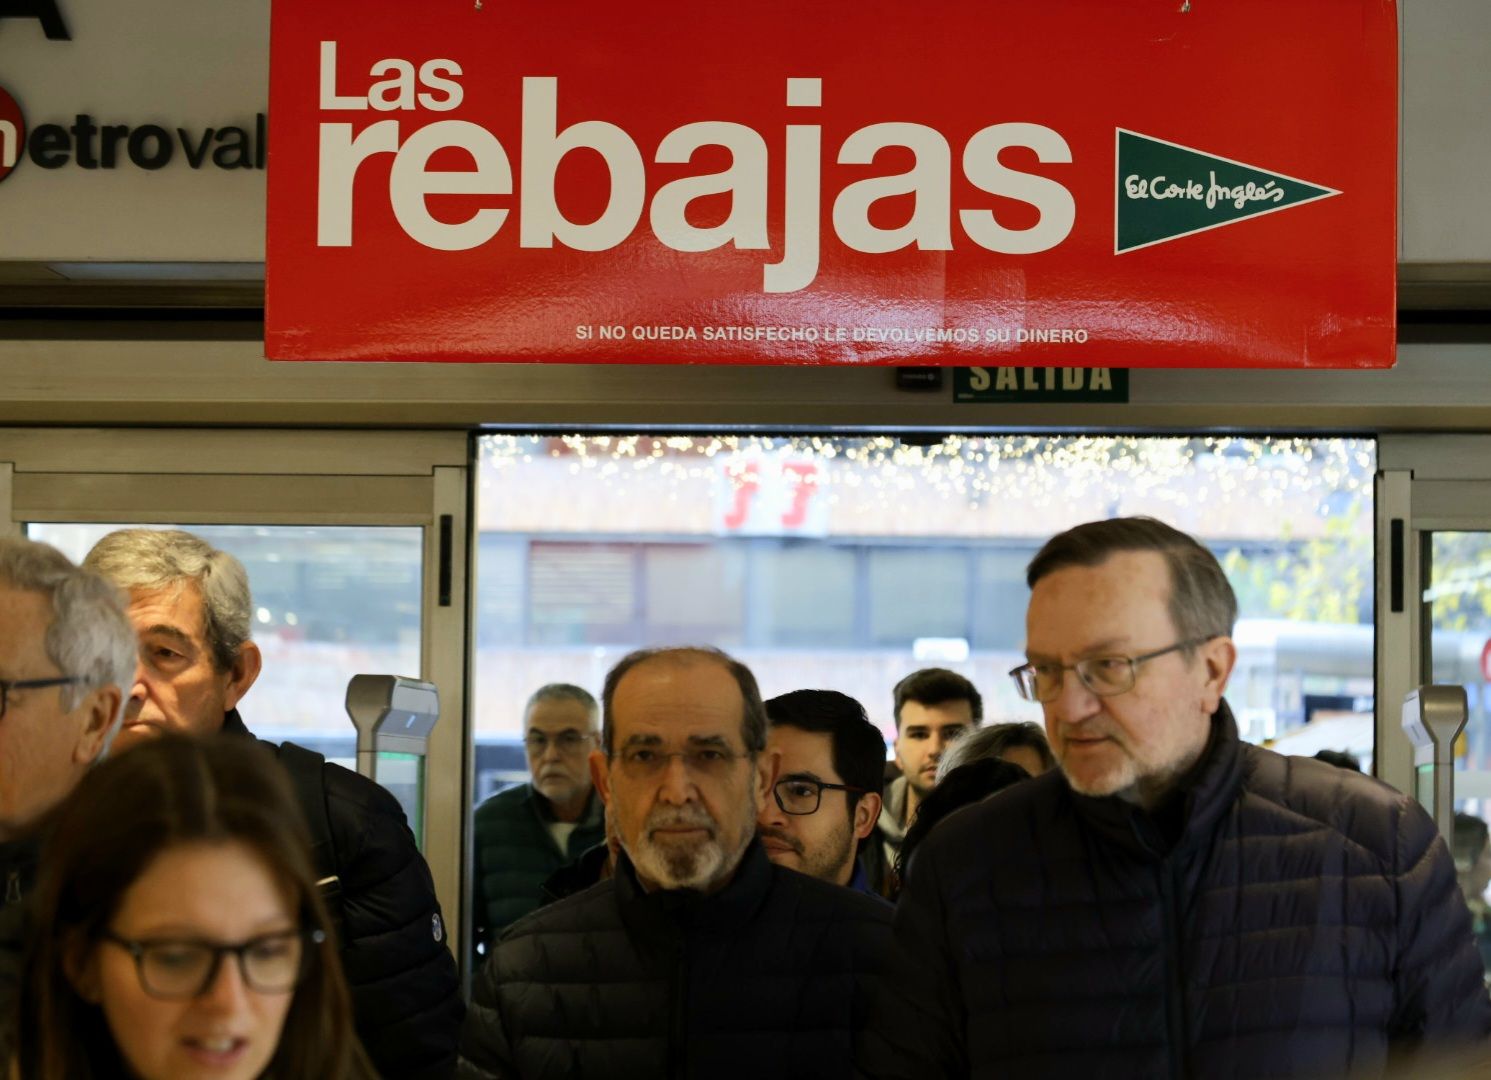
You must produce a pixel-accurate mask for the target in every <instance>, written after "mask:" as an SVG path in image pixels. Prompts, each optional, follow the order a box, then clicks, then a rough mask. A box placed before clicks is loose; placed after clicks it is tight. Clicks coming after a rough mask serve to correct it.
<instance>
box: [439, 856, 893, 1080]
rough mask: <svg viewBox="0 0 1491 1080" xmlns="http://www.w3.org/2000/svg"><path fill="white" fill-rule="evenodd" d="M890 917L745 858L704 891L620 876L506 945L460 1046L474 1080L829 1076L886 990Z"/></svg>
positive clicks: (820, 1079)
mask: <svg viewBox="0 0 1491 1080" xmlns="http://www.w3.org/2000/svg"><path fill="white" fill-rule="evenodd" d="M890 918H891V909H890V907H889V905H887V904H885V903H884V902H882V901H880V900H879V899H877V898H875V897H870V896H866V895H864V894H862V893H858V892H854V891H853V890H850V889H846V888H843V887H841V886H838V885H830V884H828V883H827V882H823V881H819V880H817V879H816V878H811V877H807V876H806V875H803V874H799V873H797V872H795V871H792V870H786V869H783V868H782V867H780V866H775V865H773V864H772V863H771V862H769V861H768V860H767V858H766V855H765V853H764V852H763V851H762V850H761V846H760V844H759V843H755V842H753V843H752V844H751V846H750V847H749V848H748V849H747V850H746V854H745V856H744V858H743V859H742V861H741V864H740V868H739V869H738V870H737V871H736V874H735V877H734V878H733V879H732V880H731V882H730V884H728V885H727V886H726V887H725V888H723V889H721V890H720V891H719V892H718V893H715V894H713V895H710V896H700V895H699V894H697V893H692V892H687V891H682V890H680V891H672V892H655V893H651V894H649V893H646V892H644V891H643V890H642V888H641V887H640V886H639V885H638V883H637V879H636V875H635V873H634V872H633V870H632V868H631V864H630V863H629V862H628V861H627V860H626V858H625V856H622V857H621V858H620V861H619V865H618V867H617V872H616V875H615V876H614V877H612V878H611V879H609V880H607V881H603V882H601V883H600V884H598V885H594V886H592V887H591V888H589V889H586V890H585V891H583V892H581V893H578V894H576V895H574V896H571V897H569V898H567V899H564V900H561V901H559V902H558V903H556V904H553V905H551V906H549V907H546V908H542V909H540V910H539V911H536V912H534V913H533V914H531V915H528V916H526V917H524V918H522V919H520V920H518V921H517V922H516V923H514V924H513V925H512V926H511V927H509V928H508V930H507V932H506V933H504V934H503V935H502V937H501V938H499V939H498V941H497V944H496V947H495V949H493V951H492V955H491V957H490V958H489V959H488V961H487V964H486V966H485V967H484V968H483V969H482V972H481V974H480V976H479V977H478V979H477V982H476V985H475V990H474V993H473V996H472V1002H471V1011H470V1012H469V1013H468V1014H467V1017H466V1027H465V1029H464V1031H463V1032H462V1037H461V1072H460V1075H461V1076H462V1077H463V1078H465V1077H472V1078H475V1077H501V1078H503V1080H514V1078H522V1080H539V1078H553V1080H570V1078H574V1077H582V1078H584V1080H613V1078H614V1080H669V1078H684V1077H687V1078H691V1080H733V1078H736V1077H739V1078H744V1080H768V1078H781V1080H799V1078H801V1080H836V1078H839V1077H850V1076H860V1075H863V1073H862V1072H861V1071H860V1070H859V1069H858V1068H857V1067H856V1053H857V1051H859V1050H860V1045H859V1044H860V1036H861V1035H862V1033H863V1032H864V1028H865V1025H866V1023H867V1022H868V1019H869V1017H870V1015H871V1013H872V1012H895V1011H896V1010H895V1009H894V1008H893V1007H892V1006H890V1005H889V1004H888V1003H884V1004H882V1003H880V1002H879V999H880V998H881V997H883V996H885V995H888V994H890V993H891V992H892V990H893V981H894V974H893V972H892V970H891V965H892V963H893V958H894V949H893V947H892V944H891V931H890Z"/></svg>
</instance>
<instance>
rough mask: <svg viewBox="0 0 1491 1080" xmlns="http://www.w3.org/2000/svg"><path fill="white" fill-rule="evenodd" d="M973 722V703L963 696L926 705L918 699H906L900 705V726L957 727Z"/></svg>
mask: <svg viewBox="0 0 1491 1080" xmlns="http://www.w3.org/2000/svg"><path fill="white" fill-rule="evenodd" d="M972 722H973V703H972V702H971V701H968V700H966V699H964V698H957V699H954V700H952V701H939V702H937V703H936V704H935V705H926V704H923V703H922V702H920V701H907V702H906V703H905V704H903V705H902V706H901V726H902V727H903V728H906V727H932V728H942V727H958V726H960V725H965V726H966V725H968V724H971V723H972Z"/></svg>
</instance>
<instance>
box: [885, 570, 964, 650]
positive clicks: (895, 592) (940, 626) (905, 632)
mask: <svg viewBox="0 0 1491 1080" xmlns="http://www.w3.org/2000/svg"><path fill="white" fill-rule="evenodd" d="M968 561H969V560H968V551H967V550H966V549H961V548H960V549H958V550H954V551H944V550H939V549H937V548H923V549H921V550H919V551H918V550H915V549H907V548H888V549H887V548H872V549H871V550H870V552H869V578H870V580H869V592H870V643H871V644H873V645H899V646H901V647H903V648H909V647H910V646H912V645H913V643H914V642H915V641H916V640H917V639H918V638H966V637H967V636H968V585H969V582H968Z"/></svg>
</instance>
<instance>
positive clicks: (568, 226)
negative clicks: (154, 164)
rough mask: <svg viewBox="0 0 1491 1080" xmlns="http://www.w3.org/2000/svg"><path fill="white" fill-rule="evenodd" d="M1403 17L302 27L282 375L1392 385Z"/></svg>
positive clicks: (808, 10) (1018, 3) (1071, 12)
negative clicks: (429, 367)
mask: <svg viewBox="0 0 1491 1080" xmlns="http://www.w3.org/2000/svg"><path fill="white" fill-rule="evenodd" d="M1396 20H1397V16H1396V12H1395V10H1394V6H1393V4H1392V2H1391V0H1253V2H1250V3H1248V4H1237V3H1225V2H1224V3H1217V2H1215V0H1213V2H1207V0H1194V2H1192V3H1186V4H1182V3H1181V2H1180V0H1125V2H1124V3H1114V2H1113V0H1006V2H1004V3H999V4H988V3H981V4H973V3H965V2H961V0H955V2H953V3H950V4H946V5H939V6H935V7H931V8H929V7H927V6H925V5H921V6H918V5H906V4H888V3H882V2H871V3H868V4H866V3H864V2H858V3H849V2H840V0H829V2H827V3H821V4H801V3H786V2H782V0H755V2H749V0H748V2H744V3H739V4H722V5H705V6H700V5H698V4H696V3H689V4H685V3H681V2H679V0H656V2H654V3H651V4H648V5H645V6H643V7H636V6H632V7H628V6H625V5H617V4H611V3H605V4H603V3H599V2H597V0H571V2H568V3H565V4H560V5H555V4H520V5H513V4H503V3H492V2H490V0H489V2H487V3H486V4H484V5H482V4H477V3H473V0H428V2H426V3H423V4H420V5H418V6H417V7H412V6H410V5H409V4H407V3H403V2H399V0H274V2H273V23H272V50H271V76H270V78H271V92H270V108H271V114H272V115H273V118H274V123H273V126H272V127H273V138H272V144H271V147H270V162H271V165H272V167H271V168H270V170H269V238H268V260H269V263H268V311H267V322H268V325H267V331H266V346H267V352H268V355H269V356H270V357H272V358H275V359H285V360H443V361H582V362H679V363H906V362H916V363H928V364H976V365H982V366H986V367H987V366H999V365H1006V364H1020V365H1074V366H1108V367H1223V366H1226V367H1386V366H1389V365H1391V363H1392V361H1393V354H1394V310H1395V293H1394V283H1395V270H1396V243H1397V241H1396V226H1395V222H1396V205H1397V157H1396V148H1397V127H1396V124H1397V40H1396V34H1397V28H1396Z"/></svg>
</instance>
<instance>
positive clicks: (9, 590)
mask: <svg viewBox="0 0 1491 1080" xmlns="http://www.w3.org/2000/svg"><path fill="white" fill-rule="evenodd" d="M52 614H53V612H52V602H51V599H50V598H49V597H48V596H47V594H46V593H43V592H38V591H37V590H35V589H17V588H13V587H12V586H9V585H4V584H0V620H3V622H4V624H5V625H4V628H3V629H0V678H21V677H30V675H31V673H29V672H23V671H21V670H20V669H21V668H22V667H29V666H34V662H35V661H36V659H37V658H44V657H45V656H46V645H45V642H46V633H47V628H48V627H50V626H51V624H52ZM11 668H14V669H15V670H10V669H11Z"/></svg>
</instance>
